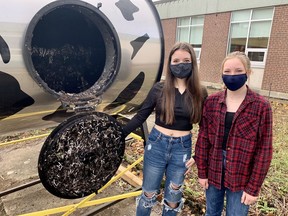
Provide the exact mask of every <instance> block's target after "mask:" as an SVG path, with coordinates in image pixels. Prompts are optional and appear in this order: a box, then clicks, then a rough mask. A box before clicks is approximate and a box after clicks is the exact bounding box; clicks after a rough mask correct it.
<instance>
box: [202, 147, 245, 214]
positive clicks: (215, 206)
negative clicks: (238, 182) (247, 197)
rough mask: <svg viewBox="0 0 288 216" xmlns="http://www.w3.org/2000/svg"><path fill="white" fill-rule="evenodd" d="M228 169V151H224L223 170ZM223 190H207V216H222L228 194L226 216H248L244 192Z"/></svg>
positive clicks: (223, 188) (214, 188)
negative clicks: (243, 199)
mask: <svg viewBox="0 0 288 216" xmlns="http://www.w3.org/2000/svg"><path fill="white" fill-rule="evenodd" d="M225 168H226V151H223V169H225ZM223 182H224V175H223V177H222V186H221V189H220V190H219V189H217V188H216V187H214V186H213V185H211V184H210V185H209V188H208V189H207V190H206V214H205V215H206V216H221V215H222V211H223V207H224V196H225V193H226V216H247V215H248V211H249V205H244V204H243V203H241V197H242V194H243V191H237V192H232V191H230V190H229V189H228V188H225V187H224V186H223Z"/></svg>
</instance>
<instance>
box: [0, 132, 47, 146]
mask: <svg viewBox="0 0 288 216" xmlns="http://www.w3.org/2000/svg"><path fill="white" fill-rule="evenodd" d="M49 134H50V133H45V134H41V135H37V136H31V137H26V138H23V139H19V140H12V141H9V142H4V143H0V147H1V146H5V145H9V144H15V143H18V142H23V141H27V140H32V139H39V138H42V137H46V136H48V135H49Z"/></svg>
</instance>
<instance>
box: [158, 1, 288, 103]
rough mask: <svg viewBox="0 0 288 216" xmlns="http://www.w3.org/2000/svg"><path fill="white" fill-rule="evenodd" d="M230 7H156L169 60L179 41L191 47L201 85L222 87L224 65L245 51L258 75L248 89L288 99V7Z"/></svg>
mask: <svg viewBox="0 0 288 216" xmlns="http://www.w3.org/2000/svg"><path fill="white" fill-rule="evenodd" d="M227 2H228V1H225V0H218V1H211V0H210V1H209V0H185V1H184V0H160V1H156V2H154V4H155V6H156V9H157V10H158V13H159V15H160V18H161V22H162V27H163V32H164V40H165V56H167V55H168V52H169V50H170V48H171V46H172V45H173V44H174V43H175V42H176V41H186V42H189V43H191V44H192V45H193V47H194V49H195V51H196V54H197V57H198V63H199V69H200V77H201V81H202V82H203V83H204V84H205V85H206V86H212V87H220V86H221V82H222V80H221V73H220V65H221V62H222V60H223V59H224V57H225V56H226V55H227V53H229V52H231V51H234V50H241V51H244V52H245V53H246V54H247V55H248V56H249V58H250V60H251V63H252V64H251V65H252V69H253V73H252V75H251V76H250V78H249V81H248V84H249V86H250V87H251V88H253V89H254V90H257V91H259V92H260V93H261V94H263V95H266V96H268V95H269V96H271V97H276V98H283V99H288V1H286V2H285V1H280V0H271V1H269V2H268V1H263V2H260V1H255V0H250V1H237V0H230V1H229V3H227ZM165 60H166V58H165ZM164 71H165V67H164Z"/></svg>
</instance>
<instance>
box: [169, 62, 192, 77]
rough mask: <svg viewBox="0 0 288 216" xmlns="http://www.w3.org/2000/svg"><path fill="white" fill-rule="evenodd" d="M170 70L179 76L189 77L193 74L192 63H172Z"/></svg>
mask: <svg viewBox="0 0 288 216" xmlns="http://www.w3.org/2000/svg"><path fill="white" fill-rule="evenodd" d="M170 71H171V73H172V74H173V75H174V76H175V77H177V78H180V79H184V78H187V77H189V76H191V74H192V63H180V64H175V65H172V64H170Z"/></svg>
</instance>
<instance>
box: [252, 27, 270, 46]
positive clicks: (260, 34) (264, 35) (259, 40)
mask: <svg viewBox="0 0 288 216" xmlns="http://www.w3.org/2000/svg"><path fill="white" fill-rule="evenodd" d="M270 27H271V21H263V22H252V23H251V28H250V35H249V40H248V47H249V48H267V46H268V40H269V35H270Z"/></svg>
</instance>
